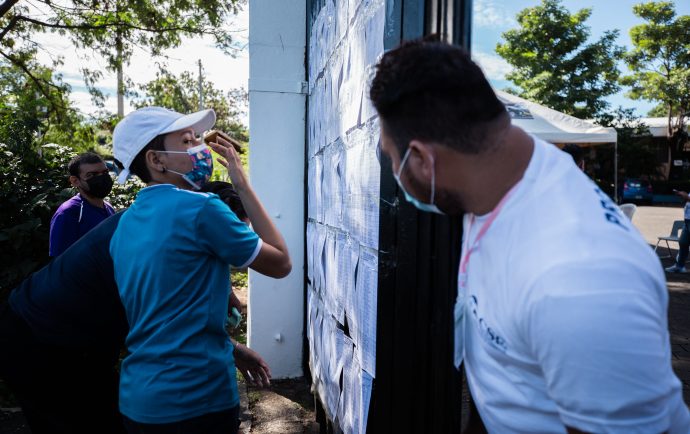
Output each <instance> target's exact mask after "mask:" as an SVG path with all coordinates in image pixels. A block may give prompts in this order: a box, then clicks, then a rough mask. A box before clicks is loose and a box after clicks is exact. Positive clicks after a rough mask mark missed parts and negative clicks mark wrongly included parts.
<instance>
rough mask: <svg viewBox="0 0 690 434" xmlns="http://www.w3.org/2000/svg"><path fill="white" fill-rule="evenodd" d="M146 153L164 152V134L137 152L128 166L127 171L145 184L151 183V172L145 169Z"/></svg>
mask: <svg viewBox="0 0 690 434" xmlns="http://www.w3.org/2000/svg"><path fill="white" fill-rule="evenodd" d="M147 151H165V134H161V135H158V136H156V137H154V138H153V139H152V140H151V141H150V142H148V143H147V144H146V146H144V149H142V150H141V151H139V153H138V154H137V156H136V157H134V160H132V164H130V165H129V171H130V172H131V173H133V174H135V175H137V176H138V177H139V178H140V179H141V180H142V181H144V182H145V183H149V182H151V172H149V168H148V167H146V152H147Z"/></svg>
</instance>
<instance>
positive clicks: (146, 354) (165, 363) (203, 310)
mask: <svg viewBox="0 0 690 434" xmlns="http://www.w3.org/2000/svg"><path fill="white" fill-rule="evenodd" d="M260 248H261V240H260V239H259V237H258V236H257V235H256V234H255V233H254V232H253V231H252V230H251V229H250V228H249V227H248V226H247V225H245V224H244V223H242V222H241V221H240V220H239V219H238V218H237V216H236V215H235V214H234V213H233V212H232V211H231V210H230V209H229V208H228V207H227V205H225V204H224V203H223V202H222V201H221V200H220V199H219V198H218V196H216V195H215V194H207V193H195V192H191V191H186V190H181V189H178V188H176V187H174V186H173V185H170V184H163V185H155V186H152V187H147V188H145V189H143V190H141V191H140V192H139V194H138V195H137V198H136V200H135V202H134V204H132V206H131V207H130V208H129V209H128V210H127V211H125V212H124V214H123V216H122V218H121V220H120V224H119V225H118V227H117V230H116V231H115V233H114V234H113V237H112V240H111V242H110V254H111V256H112V259H113V266H114V271H115V281H116V282H117V286H118V290H119V292H120V298H121V299H122V303H123V305H124V307H125V312H126V315H127V321H128V322H129V326H130V331H129V334H128V336H127V340H126V346H127V351H128V355H127V357H125V359H124V361H123V362H122V369H121V377H120V411H121V412H122V414H124V415H125V416H127V417H128V418H130V419H132V420H134V421H137V422H141V423H170V422H177V421H180V420H184V419H189V418H192V417H196V416H200V415H202V414H206V413H211V412H216V411H222V410H227V409H230V408H232V407H234V406H236V405H237V404H238V403H239V395H238V392H237V379H236V377H235V362H234V359H233V356H232V352H233V347H232V343H231V342H230V339H229V337H228V335H227V333H226V331H225V327H224V324H225V319H226V317H227V308H228V297H229V294H230V280H229V278H230V275H229V274H230V272H229V267H228V265H233V266H236V267H244V266H247V265H249V263H251V262H252V261H253V260H254V259H255V258H256V256H257V255H258V253H259V250H260Z"/></svg>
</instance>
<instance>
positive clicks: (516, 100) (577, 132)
mask: <svg viewBox="0 0 690 434" xmlns="http://www.w3.org/2000/svg"><path fill="white" fill-rule="evenodd" d="M496 94H497V95H498V98H499V99H500V100H501V101H502V102H503V104H505V106H506V108H507V109H508V113H510V117H511V120H512V122H513V124H514V125H517V126H519V127H520V128H522V129H523V130H525V131H527V132H529V133H531V134H534V135H535V136H537V137H539V138H540V139H542V140H545V141H547V142H550V143H555V144H561V143H578V144H582V145H599V144H603V143H616V137H617V135H616V129H615V128H607V127H602V126H599V125H596V124H593V123H592V122H588V121H585V120H582V119H578V118H576V117H573V116H570V115H567V114H565V113H561V112H559V111H556V110H553V109H550V108H548V107H544V106H543V105H539V104H537V103H535V102H532V101H528V100H526V99H523V98H520V97H519V96H515V95H511V94H509V93H506V92H502V91H500V90H497V91H496Z"/></svg>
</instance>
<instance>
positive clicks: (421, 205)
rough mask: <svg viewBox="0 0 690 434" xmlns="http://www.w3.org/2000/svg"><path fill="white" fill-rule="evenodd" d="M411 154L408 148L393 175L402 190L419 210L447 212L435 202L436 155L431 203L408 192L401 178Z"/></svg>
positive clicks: (432, 162)
mask: <svg viewBox="0 0 690 434" xmlns="http://www.w3.org/2000/svg"><path fill="white" fill-rule="evenodd" d="M409 156H410V148H407V151H405V156H403V159H402V162H401V163H400V168H399V169H398V173H394V174H393V177H394V178H395V181H396V182H397V183H398V187H400V189H401V190H402V192H403V194H405V200H407V201H408V202H410V203H411V204H412V205H414V206H415V207H416V208H417V209H418V210H420V211H425V212H433V213H436V214H441V215H443V214H445V213H444V212H443V211H441V210H440V209H438V207H437V206H436V205H435V204H434V196H435V194H436V165H435V164H434V157H433V156H432V157H431V165H432V166H431V203H424V202H422V201H420V200H418V199H416V198H414V197H412V195H411V194H410V193H408V192H407V190H406V189H405V187H404V186H403V184H402V181H401V180H400V175H401V174H402V171H403V168H404V167H405V163H406V162H407V158H408V157H409Z"/></svg>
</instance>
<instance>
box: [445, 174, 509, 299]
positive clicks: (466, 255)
mask: <svg viewBox="0 0 690 434" xmlns="http://www.w3.org/2000/svg"><path fill="white" fill-rule="evenodd" d="M518 185H520V183H519V182H518V183H517V184H515V185H514V186H513V188H511V189H510V190H509V191H508V193H506V194H505V196H503V198H502V199H501V201H500V202H498V205H496V208H494V210H493V211H491V214H489V217H488V218H487V219H486V221H485V222H484V225H483V226H482V227H481V228H480V229H479V233H478V234H477V237H476V238H475V239H474V242H473V243H472V247H469V237H470V233H471V232H472V231H471V230H472V225H473V224H474V218H475V215H474V214H472V216H471V217H470V226H469V227H468V228H467V238H468V239H467V240H465V246H464V248H463V256H462V259H461V260H460V275H459V283H460V286H461V287H464V286H465V284H466V283H467V265H468V264H469V262H470V256H472V253H474V252H475V251H476V250H477V249H479V241H481V239H482V238H483V237H484V235H486V232H487V231H488V230H489V228H490V227H491V224H492V223H493V222H494V220H496V218H497V217H498V215H499V214H500V213H501V209H503V205H505V204H506V202H507V201H508V199H510V197H511V196H512V195H513V193H514V192H515V189H516V188H517V186H518ZM468 247H469V248H468Z"/></svg>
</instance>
